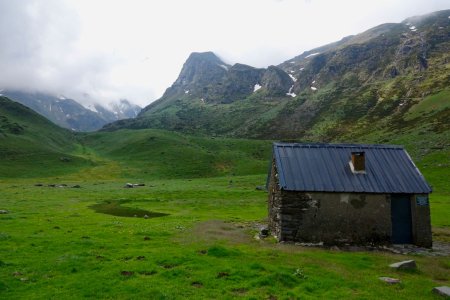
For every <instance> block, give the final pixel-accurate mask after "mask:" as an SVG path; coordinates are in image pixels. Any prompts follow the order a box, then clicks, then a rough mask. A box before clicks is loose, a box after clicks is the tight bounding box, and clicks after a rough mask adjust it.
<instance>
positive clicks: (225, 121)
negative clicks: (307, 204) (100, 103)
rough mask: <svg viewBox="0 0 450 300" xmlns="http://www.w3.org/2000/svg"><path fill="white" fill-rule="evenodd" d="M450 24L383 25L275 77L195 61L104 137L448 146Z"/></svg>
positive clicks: (211, 58)
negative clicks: (141, 131) (442, 139)
mask: <svg viewBox="0 0 450 300" xmlns="http://www.w3.org/2000/svg"><path fill="white" fill-rule="evenodd" d="M449 16H450V10H445V11H439V12H435V13H431V14H428V15H424V16H418V17H412V18H409V19H406V20H405V21H403V22H401V23H390V24H382V25H380V26H377V27H375V28H372V29H370V30H367V31H365V32H363V33H360V34H357V35H354V36H349V37H346V38H344V39H342V40H341V41H338V42H335V43H332V44H329V45H325V46H322V47H319V48H316V49H312V50H310V51H307V52H305V53H303V54H301V55H299V56H297V57H294V58H292V59H290V60H287V61H285V62H283V63H281V64H280V65H278V66H270V67H268V68H267V69H258V68H253V67H251V66H247V65H242V64H235V65H233V66H229V65H227V64H225V63H224V62H222V61H221V60H220V59H219V58H218V57H217V56H216V55H214V53H212V52H206V53H193V54H191V56H190V57H189V58H188V60H187V61H186V63H185V64H184V66H183V68H182V71H181V73H180V75H179V77H178V78H177V80H176V81H175V82H174V84H173V85H172V86H171V87H169V88H168V89H167V90H166V92H165V93H164V95H163V96H162V97H161V98H160V99H159V100H157V101H155V102H154V103H152V104H150V105H149V106H147V107H145V108H144V109H143V110H142V111H141V113H140V114H139V115H138V117H137V118H134V119H128V120H121V121H118V122H114V123H112V124H108V125H106V126H105V127H104V128H103V130H116V129H120V128H162V129H168V130H176V131H181V132H187V133H196V134H213V135H225V136H233V137H252V138H269V139H297V140H299V139H300V140H310V141H347V142H350V141H371V142H386V141H395V139H396V137H398V136H400V135H403V134H409V133H414V134H418V133H420V134H421V135H423V136H427V137H429V136H432V135H434V134H437V135H440V134H446V136H447V135H448V129H449V123H450V122H449V120H450V115H449V114H450V112H449V109H450V104H449V102H450V100H449V98H450V87H449V83H450V52H449V51H448V49H450V18H449ZM416 138H418V139H419V140H423V139H421V138H420V137H416ZM436 140H439V139H436Z"/></svg>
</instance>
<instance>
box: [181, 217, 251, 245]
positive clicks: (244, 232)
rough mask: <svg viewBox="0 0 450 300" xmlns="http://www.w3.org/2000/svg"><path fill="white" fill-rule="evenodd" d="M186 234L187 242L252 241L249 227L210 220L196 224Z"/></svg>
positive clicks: (238, 242)
mask: <svg viewBox="0 0 450 300" xmlns="http://www.w3.org/2000/svg"><path fill="white" fill-rule="evenodd" d="M191 230H192V234H188V235H186V236H189V240H191V241H192V239H195V241H197V242H199V241H203V242H206V241H207V242H215V241H227V242H229V243H232V244H243V243H251V242H252V241H254V239H253V235H252V232H251V230H252V229H251V227H247V226H241V225H239V224H235V223H231V222H224V221H221V220H210V221H206V222H200V223H197V224H196V225H195V226H194V228H192V229H191Z"/></svg>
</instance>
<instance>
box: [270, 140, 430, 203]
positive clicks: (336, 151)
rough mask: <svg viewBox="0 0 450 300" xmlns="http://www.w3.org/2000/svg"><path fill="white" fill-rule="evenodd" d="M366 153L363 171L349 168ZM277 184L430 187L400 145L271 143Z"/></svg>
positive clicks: (326, 188)
mask: <svg viewBox="0 0 450 300" xmlns="http://www.w3.org/2000/svg"><path fill="white" fill-rule="evenodd" d="M352 152H364V153H365V173H364V174H355V173H353V172H352V170H351V168H350V165H349V162H350V160H351V153H352ZM273 153H274V159H275V163H276V167H277V171H278V176H279V184H280V188H281V189H283V190H287V191H309V192H363V193H407V194H422V193H424V194H427V193H430V192H431V187H430V186H429V185H428V183H427V182H426V181H425V178H424V177H423V175H422V174H421V173H420V171H419V169H417V167H416V166H415V165H414V163H413V161H412V160H411V158H410V156H409V155H408V153H407V152H406V151H405V149H403V147H401V146H391V145H353V144H297V143H295V144H293V143H274V145H273Z"/></svg>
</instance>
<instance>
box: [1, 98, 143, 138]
mask: <svg viewBox="0 0 450 300" xmlns="http://www.w3.org/2000/svg"><path fill="white" fill-rule="evenodd" d="M1 94H2V95H3V96H6V97H8V98H10V99H12V100H14V101H16V102H19V103H21V104H23V105H25V106H27V107H29V108H31V109H33V110H34V111H36V112H37V113H39V114H41V115H42V116H44V117H46V118H47V119H49V120H50V121H52V122H53V123H55V124H57V125H59V126H61V127H63V128H67V129H71V130H74V131H94V130H97V129H100V128H101V127H102V126H104V125H105V124H107V123H110V122H113V121H117V120H121V119H125V118H133V117H135V116H137V114H138V113H139V111H140V110H141V108H140V107H139V106H137V105H135V104H132V103H130V102H129V101H127V100H125V99H122V100H120V101H119V102H113V103H110V105H109V106H103V105H100V104H90V105H86V107H85V106H83V105H81V104H80V103H78V102H77V101H75V100H73V99H68V98H65V97H64V96H59V97H55V96H52V95H49V94H44V93H27V92H21V91H8V90H6V91H2V92H1Z"/></svg>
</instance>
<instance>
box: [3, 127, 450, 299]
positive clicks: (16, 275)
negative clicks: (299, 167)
mask: <svg viewBox="0 0 450 300" xmlns="http://www.w3.org/2000/svg"><path fill="white" fill-rule="evenodd" d="M270 145H271V143H270V142H269V141H251V140H239V139H224V138H211V137H193V136H184V135H181V134H177V133H171V132H166V131H161V130H138V131H131V130H129V131H116V132H111V133H109V132H100V133H91V134H81V135H79V136H78V137H77V141H76V142H74V144H73V145H72V146H71V147H70V152H67V150H66V152H64V153H63V152H62V151H63V150H61V153H59V152H55V153H53V152H51V153H47V154H46V156H44V157H46V159H43V160H40V159H38V158H36V157H34V156H32V155H31V156H26V155H22V156H19V155H17V156H13V158H10V156H8V158H7V159H5V160H4V161H3V162H2V163H1V164H0V165H1V168H2V171H1V173H0V174H1V177H0V209H3V210H8V211H9V213H8V214H0V298H1V299H80V298H96V299H98V298H101V299H140V298H146V299H202V298H204V299H214V298H220V299H234V298H243V299H380V298H385V299H392V298H396V299H439V296H435V295H434V294H433V293H432V292H431V289H432V288H433V287H434V286H442V285H449V284H450V260H449V257H448V256H447V257H432V256H420V255H399V254H393V253H390V252H379V251H372V252H369V251H362V250H359V251H354V252H349V251H342V250H332V249H319V248H308V247H300V246H294V245H289V244H278V243H276V242H275V240H274V239H272V238H267V239H264V240H258V239H255V235H256V234H257V232H258V229H259V228H260V226H261V225H263V224H265V220H266V217H267V203H266V198H267V194H266V193H265V192H264V191H261V190H258V189H256V187H257V186H263V185H264V184H265V180H266V171H267V168H268V162H269V159H270V154H271V153H270V151H271V147H270ZM30 147H38V146H36V145H34V146H30ZM42 147H43V146H42ZM25 149H26V148H25ZM33 149H34V148H33ZM31 152H32V151H31ZM67 153H69V154H70V155H68V154H67ZM63 154H64V155H63ZM445 155H446V154H445V153H443V152H433V153H431V154H427V155H425V156H423V157H421V159H420V162H419V167H421V168H422V167H425V168H423V173H424V175H425V176H426V177H427V178H428V179H429V181H430V182H431V184H433V186H434V193H433V194H432V195H431V208H432V222H433V226H434V229H433V230H434V231H435V234H436V235H435V240H438V241H447V242H448V241H449V240H450V218H448V216H449V213H450V199H449V198H450V190H449V186H448V180H447V179H448V165H447V167H442V166H439V164H438V163H435V161H436V159H437V160H439V161H441V163H440V164H441V165H442V161H444V163H445V161H446V159H448V157H447V156H445ZM61 156H64V157H66V158H67V159H61ZM47 158H48V159H47ZM443 177H444V179H443ZM446 178H447V179H446ZM126 183H143V184H145V186H138V187H134V188H124V185H125V184H126ZM49 185H55V187H51V186H49ZM74 186H79V187H74ZM102 205H103V206H102ZM99 207H103V209H99ZM127 208H129V209H130V210H127ZM95 209H97V210H98V211H102V212H103V213H102V212H96V210H95ZM108 211H109V212H111V213H112V212H113V211H114V213H116V215H114V214H113V215H111V214H107V213H104V212H108ZM143 211H145V214H148V215H149V216H152V214H151V213H159V214H162V215H159V216H156V217H154V218H144V217H142V214H141V213H142V212H143ZM127 212H128V214H127ZM117 214H119V215H117ZM120 214H122V215H126V216H120ZM134 215H136V217H135V216H134ZM406 259H415V260H416V262H417V264H418V269H417V271H414V272H399V271H393V270H391V269H390V268H389V267H388V265H389V264H390V263H393V262H397V261H401V260H406ZM380 276H389V277H395V278H399V279H401V280H402V283H401V284H398V285H388V284H386V283H383V282H381V281H380V280H379V279H378V277H380Z"/></svg>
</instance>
